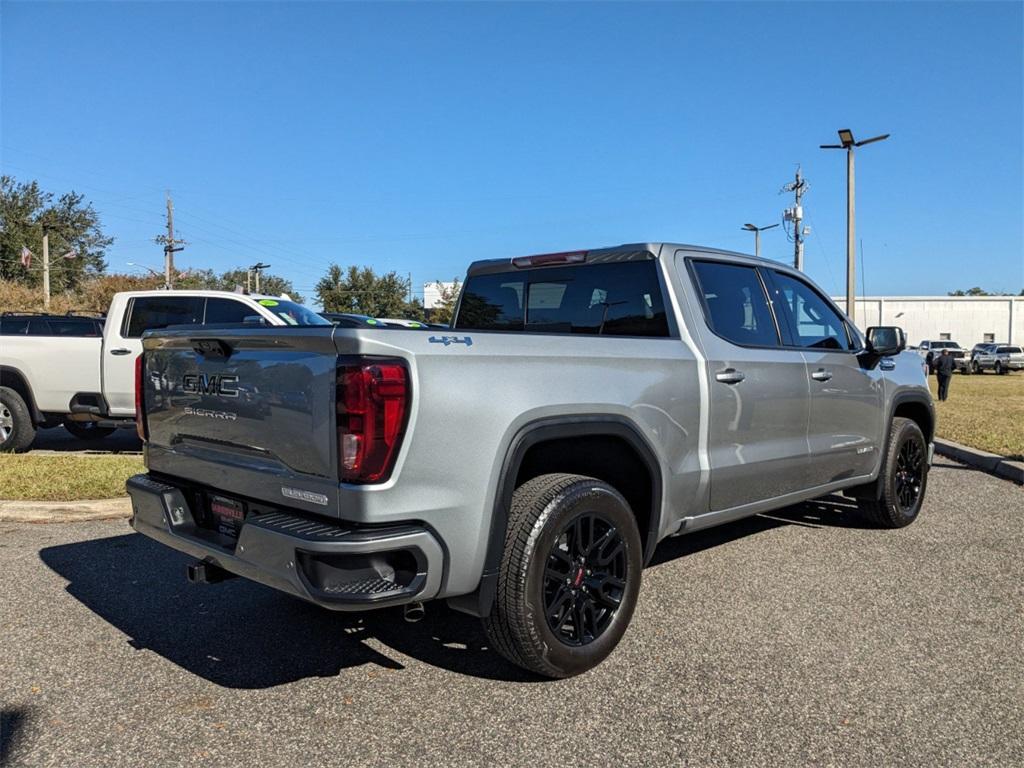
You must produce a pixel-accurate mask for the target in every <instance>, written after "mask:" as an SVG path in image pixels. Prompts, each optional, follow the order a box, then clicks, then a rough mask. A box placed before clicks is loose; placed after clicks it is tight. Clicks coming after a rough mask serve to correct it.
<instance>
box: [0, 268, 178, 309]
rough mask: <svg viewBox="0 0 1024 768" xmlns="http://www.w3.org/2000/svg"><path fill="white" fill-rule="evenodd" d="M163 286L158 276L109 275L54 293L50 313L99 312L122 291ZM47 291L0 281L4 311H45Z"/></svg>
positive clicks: (8, 281) (147, 289)
mask: <svg viewBox="0 0 1024 768" xmlns="http://www.w3.org/2000/svg"><path fill="white" fill-rule="evenodd" d="M161 285H163V280H161V279H160V278H157V277H152V276H147V277H137V276H134V275H106V276H104V277H97V278H94V279H92V280H87V281H86V282H84V283H83V284H82V286H81V288H80V289H79V290H78V291H74V292H68V293H56V294H52V295H51V296H50V310H49V311H50V312H54V313H56V314H61V315H62V314H64V313H65V312H99V313H104V312H106V311H107V308H108V307H110V300H111V299H112V298H113V296H114V294H115V293H118V292H119V291H149V290H153V289H154V288H159V287H160V286H161ZM42 311H44V310H43V291H42V289H41V288H30V287H28V286H26V285H24V284H22V283H16V282H14V281H12V280H0V312H42Z"/></svg>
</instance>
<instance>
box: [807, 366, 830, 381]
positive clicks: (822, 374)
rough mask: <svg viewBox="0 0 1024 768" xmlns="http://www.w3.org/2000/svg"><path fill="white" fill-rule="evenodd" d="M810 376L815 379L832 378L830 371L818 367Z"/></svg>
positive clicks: (826, 379)
mask: <svg viewBox="0 0 1024 768" xmlns="http://www.w3.org/2000/svg"><path fill="white" fill-rule="evenodd" d="M811 378H812V379H814V380H815V381H828V380H829V379H831V378H832V371H826V370H825V369H824V368H819V369H818V370H816V371H815V372H814V373H812V374H811Z"/></svg>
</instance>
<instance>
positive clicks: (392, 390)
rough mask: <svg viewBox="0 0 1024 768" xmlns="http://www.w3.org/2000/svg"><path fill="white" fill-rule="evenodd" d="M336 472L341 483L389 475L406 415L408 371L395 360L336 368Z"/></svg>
mask: <svg viewBox="0 0 1024 768" xmlns="http://www.w3.org/2000/svg"><path fill="white" fill-rule="evenodd" d="M336 406H337V414H338V416H337V419H338V421H337V425H338V470H339V472H340V475H341V480H342V482H346V483H380V482H383V481H385V480H387V479H388V477H389V476H390V475H391V470H392V468H393V467H394V464H395V457H396V456H397V455H398V449H399V447H400V446H401V444H402V435H403V433H404V432H405V422H406V418H407V416H408V413H409V373H408V371H407V370H406V368H405V365H404V364H402V363H400V362H397V361H390V360H389V361H383V360H382V361H377V362H360V363H357V364H345V363H343V364H341V365H340V366H339V367H338V388H337V396H336Z"/></svg>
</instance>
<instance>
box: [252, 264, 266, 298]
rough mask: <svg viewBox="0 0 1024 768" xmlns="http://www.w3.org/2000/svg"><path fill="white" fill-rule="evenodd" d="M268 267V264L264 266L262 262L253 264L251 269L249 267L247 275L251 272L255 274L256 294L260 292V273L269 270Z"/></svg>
mask: <svg viewBox="0 0 1024 768" xmlns="http://www.w3.org/2000/svg"><path fill="white" fill-rule="evenodd" d="M269 267H270V265H269V264H264V263H263V262H262V261H258V262H256V263H255V264H253V265H252V266H251V267H249V274H250V275H251V274H252V273H253V272H255V273H256V293H259V292H260V273H261V272H262V271H263V270H264V269H269Z"/></svg>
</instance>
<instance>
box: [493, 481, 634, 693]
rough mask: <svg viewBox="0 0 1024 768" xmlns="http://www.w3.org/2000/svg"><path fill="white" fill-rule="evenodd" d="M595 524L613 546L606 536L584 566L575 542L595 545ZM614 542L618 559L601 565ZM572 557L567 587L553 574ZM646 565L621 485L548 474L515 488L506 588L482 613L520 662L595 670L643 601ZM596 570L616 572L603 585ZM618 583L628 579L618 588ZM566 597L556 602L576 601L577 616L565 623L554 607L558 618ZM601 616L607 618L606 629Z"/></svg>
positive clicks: (497, 644) (501, 578)
mask: <svg viewBox="0 0 1024 768" xmlns="http://www.w3.org/2000/svg"><path fill="white" fill-rule="evenodd" d="M588 521H589V522H588ZM587 526H589V531H590V541H591V542H594V539H595V537H597V538H598V539H599V540H605V541H606V544H604V545H603V547H604V548H602V546H601V545H600V541H598V542H596V543H595V544H594V546H595V547H596V549H591V550H589V551H590V552H592V553H594V554H592V555H587V556H585V557H584V558H582V559H581V560H580V561H579V563H580V564H579V565H576V564H575V563H576V561H573V564H568V563H569V561H570V560H572V557H571V556H570V555H571V553H572V551H574V549H573V546H574V542H576V541H582V542H584V544H583V549H586V544H585V541H586V535H585V534H584V533H582V531H583V530H585V529H586V528H587ZM602 531H603V533H600V532H602ZM599 533H600V535H599ZM609 536H611V537H612V538H608V537H609ZM556 550H557V551H556ZM612 550H613V551H614V552H615V553H616V554H615V555H614V561H613V565H612V566H609V565H607V563H605V564H602V563H603V561H604V560H605V558H606V557H607V556H608V554H609V552H610V551H612ZM588 558H589V565H588ZM563 562H565V563H567V564H568V565H567V571H566V574H565V576H566V579H565V584H564V587H563V585H562V583H561V578H560V576H559V578H558V579H557V580H556V579H555V578H554V577H553V576H552V572H553V571H554V570H557V569H558V567H559V566H560V565H561V564H562V563H563ZM613 567H614V568H616V569H617V571H616V574H617V575H616V577H615V581H614V584H615V585H616V586H614V587H610V588H609V590H608V593H607V594H610V593H611V592H614V593H615V597H614V598H613V601H612V602H614V601H615V600H617V608H615V609H614V610H612V609H610V608H608V607H607V606H608V605H609V603H607V602H604V601H605V597H604V596H605V594H606V590H605V585H604V584H605V583H607V584H609V585H611V584H613V582H612V581H611V579H610V577H608V576H607V574H608V573H611V570H612V568H613ZM577 568H578V570H577ZM601 568H604V569H606V572H602V573H603V575H602V574H598V571H599V570H600V569H601ZM642 568H643V552H642V547H641V544H640V533H639V530H638V527H637V521H636V517H635V516H634V515H633V512H632V510H631V509H630V508H629V504H628V503H627V502H626V500H625V499H624V498H623V497H622V495H621V494H620V493H619V492H618V491H616V490H615V489H614V488H613V487H611V486H610V485H608V484H607V483H604V482H602V481H600V480H596V479H594V478H591V477H584V476H582V475H569V474H550V475H541V476H540V477H536V478H534V479H532V480H529V481H527V482H526V483H524V484H523V485H521V486H520V487H519V488H517V489H516V490H515V493H514V494H513V496H512V508H511V510H510V514H509V519H508V528H507V530H506V534H505V549H504V552H503V554H502V560H501V568H500V571H499V574H498V589H497V595H496V596H495V600H494V605H493V607H492V609H491V613H490V615H489V616H488V617H486V618H485V619H484V620H483V623H484V629H485V631H486V632H487V637H488V639H489V640H490V644H491V647H492V648H493V649H494V650H496V651H497V652H498V653H500V654H501V655H502V656H504V657H505V658H506V659H508V660H509V661H511V662H512V663H513V664H517V665H518V666H521V667H523V668H525V669H528V670H530V671H532V672H536V673H537V674H539V675H543V676H545V677H555V678H559V677H570V676H572V675H578V674H580V673H582V672H586V671H587V670H588V669H590V668H592V667H594V666H596V665H597V664H599V663H600V662H601V661H603V660H604V659H605V658H606V657H607V656H608V655H609V654H610V653H611V652H612V651H613V650H614V649H615V646H616V645H618V643H619V640H621V639H622V635H623V634H624V633H625V631H626V627H627V626H628V625H629V620H630V619H631V618H632V616H633V610H634V608H635V607H636V600H637V595H638V593H639V591H640V577H641V570H642ZM592 573H593V574H594V576H593V578H595V579H596V578H607V579H608V580H607V581H606V582H603V583H602V584H601V585H600V586H597V585H595V584H594V583H593V582H592V581H591V578H592V576H591V574H592ZM584 574H585V575H584ZM619 576H621V577H622V578H621V579H620V578H619ZM619 581H621V582H622V585H621V587H619V586H617V585H618V583H619ZM553 584H554V585H555V586H552V585H553ZM563 590H564V592H563ZM570 593H571V594H570ZM598 594H600V595H601V597H600V598H598V597H596V595H598ZM573 596H576V597H573ZM559 597H561V598H562V601H561V602H556V605H561V606H565V605H568V606H569V607H568V608H567V610H568V611H569V612H570V614H572V617H569V616H566V619H565V623H564V624H563V623H558V622H559V619H558V618H557V616H556V614H560V613H561V610H559V611H551V618H549V611H548V609H549V608H550V607H551V601H552V600H555V601H557V600H558V598H559ZM566 600H569V601H578V602H571V603H566V602H565V601H566ZM588 600H589V601H590V602H589V603H588V602H587V601H588ZM595 600H601V602H600V603H596V602H594V601H595ZM580 604H582V605H583V607H582V608H580V609H579V610H580V614H579V626H580V627H581V629H580V630H579V633H578V634H579V637H578V639H576V638H574V637H567V633H568V634H571V632H569V631H568V630H566V629H565V627H566V626H576V621H577V618H576V617H577V614H576V613H575V611H576V610H577V609H576V608H575V607H573V606H576V605H580ZM588 605H589V606H591V607H590V608H588V607H587V606H588ZM595 605H596V606H598V607H596V608H594V606H595ZM588 611H590V612H589V614H588V613H587V612H588ZM600 611H609V612H608V613H604V614H603V617H604V618H603V619H602V620H599V619H598V618H597V613H598V612H600ZM586 616H589V620H590V622H591V627H592V628H593V636H592V637H590V638H589V639H587V633H586V630H585V629H583V627H585V626H586V624H587V621H588V619H587V618H586ZM601 621H605V622H606V623H605V624H604V625H603V628H602V629H600V631H598V629H597V628H598V627H599V626H601ZM552 623H558V627H557V628H554V629H553V628H552V626H551V624H552Z"/></svg>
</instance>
